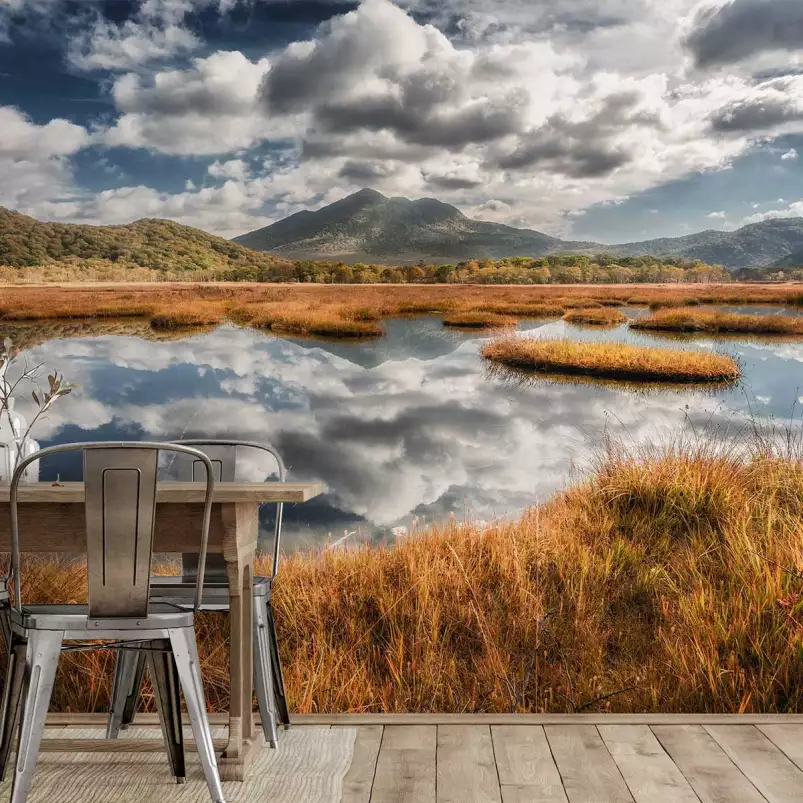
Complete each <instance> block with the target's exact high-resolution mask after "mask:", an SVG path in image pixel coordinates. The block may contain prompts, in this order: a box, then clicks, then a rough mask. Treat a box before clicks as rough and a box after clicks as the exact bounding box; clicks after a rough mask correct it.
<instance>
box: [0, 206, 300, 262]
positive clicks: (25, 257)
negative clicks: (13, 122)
mask: <svg viewBox="0 0 803 803" xmlns="http://www.w3.org/2000/svg"><path fill="white" fill-rule="evenodd" d="M90 259H93V260H105V261H109V262H115V263H118V264H119V265H120V266H121V267H137V266H139V267H144V268H155V269H157V270H170V271H183V270H204V269H207V270H222V269H226V268H237V267H244V266H255V267H257V268H260V267H272V266H273V265H275V264H276V263H277V262H285V261H286V260H283V259H280V258H278V257H275V256H272V255H269V254H264V253H257V252H256V251H250V250H249V249H247V248H244V247H243V246H241V245H238V244H237V243H233V242H231V240H226V239H224V238H223V237H215V236H214V235H212V234H207V233H206V232H205V231H201V230H200V229H193V228H191V227H190V226H182V225H181V224H179V223H174V222H173V221H170V220H156V219H152V218H149V219H144V220H137V221H135V222H134V223H127V224H126V225H124V226H84V225H77V224H74V223H43V222H41V221H39V220H36V219H35V218H32V217H28V216H27V215H21V214H20V213H19V212H12V211H11V210H9V209H4V208H3V207H0V265H8V266H11V267H15V268H24V267H28V266H35V265H43V264H47V263H48V262H72V261H76V260H90Z"/></svg>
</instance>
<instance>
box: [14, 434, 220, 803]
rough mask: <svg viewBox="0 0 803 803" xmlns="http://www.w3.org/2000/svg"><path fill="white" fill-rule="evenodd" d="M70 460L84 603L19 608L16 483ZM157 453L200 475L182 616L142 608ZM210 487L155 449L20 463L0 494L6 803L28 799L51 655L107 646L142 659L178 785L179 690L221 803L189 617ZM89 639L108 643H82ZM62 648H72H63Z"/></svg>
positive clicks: (104, 449) (52, 671) (95, 451)
mask: <svg viewBox="0 0 803 803" xmlns="http://www.w3.org/2000/svg"><path fill="white" fill-rule="evenodd" d="M72 451H82V452H83V459H84V491H85V510H86V549H87V578H88V586H89V604H88V605H23V604H22V601H21V596H20V539H19V516H18V501H17V497H18V488H19V483H20V478H21V477H22V473H23V471H24V470H25V468H26V467H27V466H28V464H29V463H31V462H33V461H34V460H39V459H41V458H44V457H47V456H49V455H53V454H59V453H62V452H72ZM160 451H169V452H177V453H182V454H185V455H190V456H191V457H192V458H193V459H194V461H195V462H196V463H198V464H201V463H202V464H203V465H204V467H205V469H206V472H207V474H206V496H205V499H204V516H203V525H202V528H201V539H200V548H199V559H198V573H197V578H196V587H195V597H194V602H193V603H192V604H191V605H190V606H189V609H186V608H184V609H181V608H177V607H175V606H172V605H166V604H163V603H156V604H154V603H151V602H150V601H149V593H150V574H151V559H152V555H153V530H154V520H155V513H156V468H157V463H158V455H159V452H160ZM214 485H215V480H214V475H213V468H212V463H211V462H210V460H209V458H208V457H207V456H206V455H205V454H203V453H202V452H200V451H198V450H197V449H191V448H189V447H186V446H176V445H173V444H162V443H76V444H67V445H63V446H53V447H51V448H49V449H43V450H41V451H39V452H36V453H35V454H33V455H30V456H29V457H27V458H26V459H25V460H23V461H22V462H21V463H20V465H19V466H18V467H17V469H16V470H15V472H14V475H13V477H12V480H11V487H10V491H9V494H10V508H11V576H12V578H13V582H14V605H13V607H12V609H11V647H10V650H9V664H8V669H7V675H6V684H5V688H4V691H3V698H2V704H0V718H1V720H2V722H3V727H2V734H1V735H0V777H5V772H6V768H7V765H8V761H9V755H10V752H11V746H12V742H13V735H14V730H15V728H14V725H15V723H16V721H17V719H18V718H19V743H18V746H17V759H16V766H15V769H14V779H13V783H12V788H11V803H24V801H25V800H26V798H27V796H28V791H29V789H30V786H31V781H32V780H33V775H34V770H35V766H36V760H37V757H38V755H39V747H40V743H41V740H42V734H43V731H44V727H45V716H46V714H47V709H48V705H49V702H50V696H51V693H52V691H53V683H54V680H55V677H56V667H57V665H58V660H59V654H60V652H61V651H62V650H65V651H66V650H77V649H99V648H109V647H112V648H114V649H117V650H118V651H119V652H118V654H122V655H128V654H129V651H130V650H131V649H132V648H133V649H135V650H136V651H137V653H136V654H144V655H147V660H148V667H149V670H150V673H151V678H152V680H153V686H154V692H155V697H156V704H157V709H158V711H159V719H160V722H161V725H162V734H163V735H164V740H165V745H166V747H167V753H168V757H169V760H170V768H171V771H172V773H173V775H174V776H175V778H176V780H177V782H178V783H183V781H184V778H185V765H184V737H183V729H182V726H181V704H180V700H179V692H180V690H182V691H183V692H184V701H185V703H186V706H187V713H188V714H189V718H190V724H191V725H192V732H193V736H194V737H195V743H196V745H197V750H198V755H199V758H200V761H201V765H202V767H203V773H204V776H205V778H206V783H207V786H208V787H209V792H210V793H211V796H212V799H213V800H214V801H215V803H223V790H222V788H221V786H220V776H219V774H218V768H217V761H216V758H215V751H214V744H213V742H212V734H211V731H210V730H209V721H208V719H207V715H206V706H205V699H204V692H203V685H202V680H201V672H200V664H199V661H198V650H197V646H196V643H195V629H194V619H195V616H194V612H195V611H197V610H198V608H199V607H200V604H201V591H202V588H203V578H204V569H205V565H206V551H207V542H208V540H209V522H210V514H211V509H212V491H213V489H214ZM99 640H106V641H109V642H111V644H108V643H107V644H97V643H92V642H97V641H99ZM65 641H66V642H79V643H77V644H70V645H66V646H65V645H64V642H65ZM81 642H83V643H81ZM143 651H144V652H143Z"/></svg>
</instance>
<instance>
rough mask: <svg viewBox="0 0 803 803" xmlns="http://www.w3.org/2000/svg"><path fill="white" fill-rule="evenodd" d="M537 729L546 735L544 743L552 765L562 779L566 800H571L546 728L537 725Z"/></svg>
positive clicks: (561, 783) (561, 784)
mask: <svg viewBox="0 0 803 803" xmlns="http://www.w3.org/2000/svg"><path fill="white" fill-rule="evenodd" d="M536 727H537V728H541V730H542V731H543V733H544V741H545V742H546V746H547V750H549V756H550V758H551V759H552V763H553V764H554V765H555V769H556V770H557V771H558V778H560V786H561V789H563V795H564V797H565V798H566V800H568V799H569V793H568V792H567V791H566V783H565V782H564V780H563V775H562V774H561V772H560V764H558V762H557V760H556V759H555V754H554V753H553V752H552V744H551V743H550V741H549V736H547V733H546V728H545V727H544V726H543V725H536Z"/></svg>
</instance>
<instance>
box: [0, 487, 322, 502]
mask: <svg viewBox="0 0 803 803" xmlns="http://www.w3.org/2000/svg"><path fill="white" fill-rule="evenodd" d="M322 493H323V483H321V482H219V483H217V484H216V485H215V489H214V491H213V494H212V501H213V502H217V503H221V502H226V503H233V502H237V503H243V502H253V503H256V504H259V503H262V502H307V501H308V500H310V499H313V498H314V497H316V496H320V494H322ZM8 495H9V488H8V486H7V485H5V486H0V505H1V504H4V503H5V504H8ZM205 498H206V490H205V485H204V484H203V483H197V482H160V483H158V484H157V486H156V502H157V504H188V503H198V502H200V503H202V502H203V501H204V499H205ZM17 499H18V500H19V502H20V504H33V503H40V504H41V503H57V504H83V502H84V484H83V483H82V482H59V483H51V482H31V483H21V484H20V486H19V492H18V496H17Z"/></svg>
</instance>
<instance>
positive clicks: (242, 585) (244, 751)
mask: <svg viewBox="0 0 803 803" xmlns="http://www.w3.org/2000/svg"><path fill="white" fill-rule="evenodd" d="M221 513H222V518H223V529H224V535H223V557H224V559H225V561H226V571H227V574H228V580H229V595H230V596H229V601H230V610H229V626H230V638H229V662H230V669H229V671H230V677H231V694H230V702H229V741H228V744H227V745H226V749H225V750H224V751H223V755H222V757H221V759H220V777H221V780H224V781H242V780H245V773H246V770H247V767H248V764H249V762H250V758H251V757H250V753H251V749H252V747H253V742H254V718H253V660H254V659H253V643H252V642H253V639H252V636H251V628H252V623H253V615H254V614H253V594H252V593H251V589H252V584H253V578H252V574H253V565H254V557H255V555H256V546H257V536H258V532H259V520H258V516H259V506H258V505H256V504H226V505H222V510H221Z"/></svg>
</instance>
